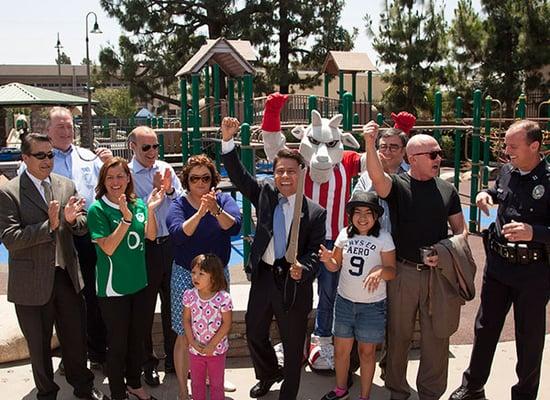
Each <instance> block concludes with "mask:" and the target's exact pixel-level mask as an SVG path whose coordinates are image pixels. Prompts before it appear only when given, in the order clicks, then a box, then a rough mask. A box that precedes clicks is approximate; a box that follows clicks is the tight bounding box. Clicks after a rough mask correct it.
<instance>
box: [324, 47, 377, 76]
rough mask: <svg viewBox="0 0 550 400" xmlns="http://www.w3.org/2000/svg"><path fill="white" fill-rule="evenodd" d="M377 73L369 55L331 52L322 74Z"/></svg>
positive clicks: (326, 59)
mask: <svg viewBox="0 0 550 400" xmlns="http://www.w3.org/2000/svg"><path fill="white" fill-rule="evenodd" d="M365 71H376V67H375V66H374V64H373V63H372V61H371V60H370V58H369V56H368V54H367V53H356V52H354V51H329V52H328V54H327V58H325V62H324V64H323V69H322V70H321V72H322V73H328V74H330V75H338V73H339V72H344V73H353V72H365Z"/></svg>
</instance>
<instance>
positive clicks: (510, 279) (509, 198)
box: [463, 160, 550, 400]
mask: <svg viewBox="0 0 550 400" xmlns="http://www.w3.org/2000/svg"><path fill="white" fill-rule="evenodd" d="M486 192H487V193H488V194H489V195H490V196H491V197H492V199H493V202H494V203H495V204H498V212H497V219H496V221H495V223H494V224H492V225H491V228H490V229H489V231H488V234H487V235H486V236H485V238H484V239H485V240H484V243H485V250H486V254H487V261H486V268H485V274H484V279H483V286H482V289H481V305H480V308H479V311H478V314H477V317H476V325H475V341H474V347H473V349H472V357H471V360H470V366H469V367H468V369H467V370H466V371H465V372H464V375H463V386H465V387H467V388H468V389H470V390H472V391H477V390H480V389H482V388H483V386H484V385H485V383H486V382H487V379H488V377H489V373H490V370H491V363H492V360H493V355H494V352H495V347H496V345H497V343H498V340H499V337H500V333H501V331H502V326H503V324H504V320H505V318H506V314H508V311H509V310H510V306H511V305H513V306H514V320H515V321H514V322H515V337H516V349H517V357H518V364H517V367H516V372H517V375H518V378H519V381H518V383H517V384H516V385H514V386H513V387H512V395H511V398H512V400H520V399H521V400H524V399H529V400H531V399H536V397H537V391H538V386H539V378H540V366H541V362H542V352H543V349H544V337H545V329H546V304H547V303H548V298H549V294H550V265H549V260H548V256H549V253H548V249H549V248H550V164H548V163H547V162H545V161H544V160H542V161H541V162H540V163H539V164H538V165H537V166H536V167H535V168H534V169H533V170H532V171H531V172H529V173H527V174H524V173H522V172H520V171H519V170H518V169H517V168H514V167H513V166H512V165H511V164H507V165H505V166H503V167H502V169H501V171H500V175H499V177H498V179H497V181H496V184H495V186H494V188H492V189H488V190H486ZM512 220H513V221H515V222H523V223H526V224H529V225H531V226H532V228H533V238H532V240H531V241H528V242H515V243H512V242H508V241H507V240H506V239H505V238H504V235H503V234H502V227H503V226H504V225H505V224H507V223H510V222H512Z"/></svg>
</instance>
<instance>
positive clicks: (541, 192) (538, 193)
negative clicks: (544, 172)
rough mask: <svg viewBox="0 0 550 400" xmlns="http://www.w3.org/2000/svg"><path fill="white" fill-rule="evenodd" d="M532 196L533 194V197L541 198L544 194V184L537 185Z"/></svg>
mask: <svg viewBox="0 0 550 400" xmlns="http://www.w3.org/2000/svg"><path fill="white" fill-rule="evenodd" d="M531 196H533V199H535V200H540V199H541V198H542V196H544V186H542V185H537V186H535V187H534V188H533V192H532V193H531Z"/></svg>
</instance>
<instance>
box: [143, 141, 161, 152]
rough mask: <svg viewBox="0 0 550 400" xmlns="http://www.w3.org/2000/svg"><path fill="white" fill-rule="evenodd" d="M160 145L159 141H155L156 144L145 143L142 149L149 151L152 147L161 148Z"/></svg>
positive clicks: (154, 148)
mask: <svg viewBox="0 0 550 400" xmlns="http://www.w3.org/2000/svg"><path fill="white" fill-rule="evenodd" d="M159 146H160V144H158V143H155V144H144V145H142V146H141V151H149V150H151V149H153V150H156V149H158V148H159Z"/></svg>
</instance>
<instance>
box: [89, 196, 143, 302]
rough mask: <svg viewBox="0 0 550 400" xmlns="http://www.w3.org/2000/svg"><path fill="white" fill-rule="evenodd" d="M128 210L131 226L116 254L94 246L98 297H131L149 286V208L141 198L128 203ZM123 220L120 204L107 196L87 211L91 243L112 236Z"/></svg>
mask: <svg viewBox="0 0 550 400" xmlns="http://www.w3.org/2000/svg"><path fill="white" fill-rule="evenodd" d="M128 208H129V209H130V211H132V223H131V225H130V227H129V228H128V231H127V232H126V234H125V235H124V238H123V239H122V241H121V242H120V244H119V245H118V247H117V248H116V250H115V252H114V253H113V254H112V255H111V256H108V255H107V254H105V252H104V251H103V250H101V248H100V247H99V246H98V245H97V243H95V249H96V253H97V264H96V292H97V296H98V297H115V296H123V295H126V294H132V293H136V292H138V291H140V290H141V289H143V288H144V287H145V286H147V269H146V267H145V243H144V241H145V222H146V221H147V207H146V206H145V204H144V203H143V201H142V200H141V199H139V198H138V199H137V200H136V202H135V204H131V203H128ZM121 220H122V213H121V212H120V209H119V207H118V204H115V203H112V202H111V201H109V200H108V199H107V198H106V197H105V196H103V198H101V199H100V200H96V201H94V202H93V203H92V205H91V206H90V208H89V210H88V230H89V232H90V235H91V236H92V241H94V242H95V241H96V240H97V239H100V238H104V237H107V236H109V235H110V234H111V233H113V232H114V230H115V229H116V227H117V226H118V225H119V224H120V221H121Z"/></svg>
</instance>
